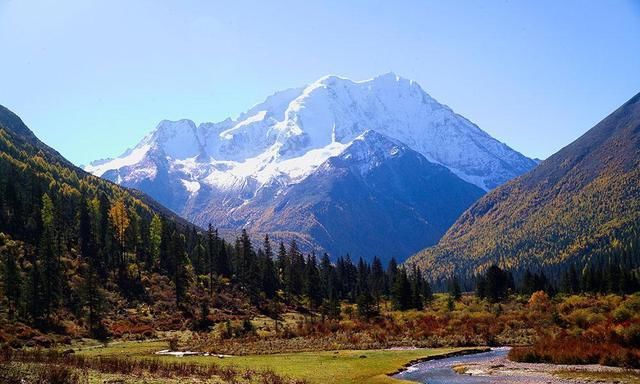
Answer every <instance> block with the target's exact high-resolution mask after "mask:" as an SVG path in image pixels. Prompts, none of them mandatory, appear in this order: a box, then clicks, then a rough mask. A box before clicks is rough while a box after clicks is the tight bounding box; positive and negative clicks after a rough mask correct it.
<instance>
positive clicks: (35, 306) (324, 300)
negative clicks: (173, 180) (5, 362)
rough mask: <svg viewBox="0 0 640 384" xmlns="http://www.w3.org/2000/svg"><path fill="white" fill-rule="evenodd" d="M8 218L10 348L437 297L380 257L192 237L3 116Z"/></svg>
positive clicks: (2, 214) (2, 257)
mask: <svg viewBox="0 0 640 384" xmlns="http://www.w3.org/2000/svg"><path fill="white" fill-rule="evenodd" d="M0 207H1V208H2V209H1V211H0V218H1V220H0V262H1V267H0V283H1V284H0V288H1V291H0V293H1V296H0V297H1V300H2V304H3V305H2V307H1V308H2V310H0V323H2V326H1V327H0V339H1V340H4V341H12V340H13V342H15V343H18V345H20V343H21V341H20V340H22V341H29V340H31V341H32V342H33V339H34V337H36V340H39V341H38V342H39V343H44V344H48V343H49V341H47V339H46V338H44V336H40V339H37V337H39V336H38V334H39V332H48V333H50V334H58V335H71V336H94V337H98V338H105V337H109V336H116V337H117V336H122V335H123V334H140V335H143V334H144V335H145V336H146V337H148V336H151V335H153V333H154V332H155V331H156V330H175V329H182V328H184V327H189V328H191V329H194V330H206V329H208V328H209V327H210V326H211V325H213V324H215V323H218V322H224V321H229V320H242V319H249V318H251V317H252V316H255V315H256V314H258V313H263V314H267V315H269V316H273V317H276V318H277V317H278V314H279V313H280V312H281V311H284V310H286V308H287V307H291V308H297V307H299V308H302V310H303V311H307V310H311V311H315V312H321V313H322V314H323V315H324V316H327V317H335V316H339V314H340V301H341V300H346V301H349V302H352V303H355V302H358V304H359V311H361V312H362V314H363V316H370V315H371V314H373V313H374V312H375V311H376V304H377V303H379V301H380V300H381V297H382V296H383V295H384V296H385V297H388V296H389V295H391V294H392V293H393V300H394V302H395V305H396V307H397V308H399V309H408V308H410V307H411V308H413V307H421V306H422V303H423V302H424V301H425V300H428V297H429V296H430V290H429V287H428V285H426V284H425V283H424V281H423V280H422V277H421V276H422V275H421V273H420V272H419V271H418V270H415V271H411V273H409V274H408V273H407V272H406V271H405V270H404V269H398V268H397V264H396V263H395V261H394V260H392V261H391V263H390V264H389V267H388V268H387V269H386V270H385V269H384V268H383V266H382V263H381V262H380V259H377V258H376V259H375V260H374V261H373V263H371V264H368V263H365V262H364V261H363V260H360V262H359V263H357V264H354V263H353V262H352V261H351V259H350V258H349V257H348V256H347V257H340V258H339V259H338V261H337V263H335V264H332V263H331V262H330V261H329V258H328V256H327V255H324V256H323V257H322V258H321V260H317V259H316V257H315V256H314V255H304V254H303V253H302V252H301V251H300V250H299V249H298V246H297V245H296V243H295V241H294V242H292V243H291V244H288V245H287V246H285V245H284V244H282V243H280V244H279V245H277V244H274V246H273V247H272V245H271V242H270V240H269V238H268V236H266V237H265V238H264V242H263V243H262V244H261V245H260V246H254V245H252V244H251V241H250V239H249V236H248V234H247V233H246V232H245V231H243V232H242V233H241V234H238V237H237V239H236V242H235V243H234V244H230V243H228V242H226V241H224V240H223V239H221V238H220V237H219V236H218V233H217V231H216V230H215V229H214V228H213V227H212V226H209V228H208V229H206V230H201V229H198V228H196V227H194V226H191V225H189V224H188V223H186V222H184V221H183V220H181V219H179V218H177V217H176V216H174V215H173V214H171V213H169V212H168V211H166V210H165V209H163V208H162V207H160V206H158V205H157V204H156V203H155V202H153V201H152V200H150V199H149V198H147V197H146V196H144V195H142V194H140V193H139V192H136V191H132V190H128V189H125V188H122V187H120V186H117V185H115V184H113V183H111V182H108V181H105V180H103V179H100V178H98V177H95V176H92V175H90V174H88V173H86V172H84V171H82V170H81V169H79V168H77V167H75V166H73V165H72V164H71V163H70V162H68V161H67V160H65V159H64V158H63V157H62V156H61V155H60V154H58V153H57V152H56V151H54V150H53V149H51V148H49V147H48V146H46V145H45V144H43V143H42V142H40V141H39V140H38V139H37V138H36V137H35V135H33V133H32V132H31V131H30V130H29V129H28V128H27V127H26V126H25V125H24V124H23V123H22V121H21V120H20V119H19V118H18V117H17V116H16V115H14V114H13V113H11V112H10V111H8V110H7V109H5V108H2V109H0ZM4 322H7V323H4ZM9 324H11V325H9ZM20 324H23V325H25V326H27V328H26V330H25V328H20V327H21V326H20ZM16 327H18V328H16ZM30 327H32V328H33V329H32V330H29V329H30ZM15 329H22V331H19V334H18V335H16V334H11V332H12V330H15ZM247 331H248V330H247V329H243V328H242V326H240V327H239V328H238V330H237V331H234V330H233V329H231V328H230V329H229V332H231V333H230V335H233V334H235V333H236V332H237V333H238V334H242V333H243V332H247ZM18 339H20V340H18Z"/></svg>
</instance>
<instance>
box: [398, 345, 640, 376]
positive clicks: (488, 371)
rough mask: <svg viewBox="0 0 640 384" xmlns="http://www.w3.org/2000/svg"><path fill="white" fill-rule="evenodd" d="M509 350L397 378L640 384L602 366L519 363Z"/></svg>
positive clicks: (419, 368) (438, 363)
mask: <svg viewBox="0 0 640 384" xmlns="http://www.w3.org/2000/svg"><path fill="white" fill-rule="evenodd" d="M508 350H509V349H508V348H494V349H492V350H491V351H490V352H484V353H479V354H476V355H458V356H454V357H447V358H444V359H441V360H432V361H430V362H422V363H418V364H415V365H412V366H410V367H408V368H407V370H405V371H403V372H401V373H399V374H397V375H395V376H394V378H397V379H402V380H409V381H415V382H429V383H434V384H440V383H447V384H458V383H465V384H466V383H478V384H480V383H510V384H511V383H518V384H542V383H544V384H582V383H593V382H600V383H628V384H637V383H640V371H638V370H635V371H634V370H625V369H622V368H617V367H607V366H602V365H596V364H592V365H555V364H538V363H518V362H513V361H510V360H509V359H508V358H507V354H508Z"/></svg>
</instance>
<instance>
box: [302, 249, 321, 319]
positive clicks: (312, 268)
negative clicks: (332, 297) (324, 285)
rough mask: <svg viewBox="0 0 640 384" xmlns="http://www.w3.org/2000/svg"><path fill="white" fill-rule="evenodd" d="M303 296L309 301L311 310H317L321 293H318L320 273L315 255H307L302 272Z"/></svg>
mask: <svg viewBox="0 0 640 384" xmlns="http://www.w3.org/2000/svg"><path fill="white" fill-rule="evenodd" d="M304 294H305V296H306V297H307V299H308V300H309V304H310V306H311V308H312V309H315V308H317V307H318V306H319V305H320V304H321V303H322V292H321V291H320V273H319V271H318V266H317V264H316V257H315V255H313V254H312V255H309V257H308V258H307V263H306V265H305V271H304Z"/></svg>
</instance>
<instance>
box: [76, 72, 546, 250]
mask: <svg viewBox="0 0 640 384" xmlns="http://www.w3.org/2000/svg"><path fill="white" fill-rule="evenodd" d="M368 131H374V132H377V133H379V134H381V135H384V136H386V137H387V138H389V139H391V140H395V141H397V142H399V143H402V144H403V145H404V146H406V147H407V148H409V149H411V150H413V151H415V152H416V153H418V154H420V155H421V156H422V157H424V158H425V159H426V160H427V161H429V162H431V163H433V164H438V165H442V166H444V167H446V168H448V169H449V170H450V171H451V172H452V173H453V174H455V175H456V176H457V177H458V178H460V179H462V180H464V181H466V182H469V183H472V184H475V185H476V186H477V187H479V188H481V189H483V190H489V189H492V188H494V187H495V186H497V185H500V184H502V183H504V182H505V181H507V180H509V179H511V178H513V177H515V176H517V175H520V174H522V173H523V172H526V171H528V170H529V169H531V168H532V167H533V166H534V165H535V164H536V163H535V161H533V160H531V159H528V158H526V157H524V156H522V155H521V154H519V153H518V152H515V151H513V150H512V149H510V148H509V147H507V146H506V145H504V144H502V143H500V142H498V141H497V140H495V139H493V138H492V137H490V136H489V135H488V134H486V133H485V132H484V131H482V130H481V129H479V128H478V127H477V126H475V125H474V124H472V123H471V122H469V121H468V120H466V119H465V118H463V117H462V116H459V115H457V114H455V113H454V112H453V111H451V109H449V108H448V107H446V106H444V105H442V104H439V103H438V102H437V101H435V100H434V99H433V98H431V97H430V96H429V95H428V94H427V93H425V92H424V91H423V90H422V88H420V86H419V85H418V84H416V83H415V82H413V81H410V80H406V79H403V78H401V77H398V76H396V75H394V74H387V75H383V76H379V77H377V78H375V79H371V80H367V81H361V82H354V81H351V80H348V79H343V78H339V77H336V76H327V77H324V78H321V79H320V80H318V81H316V82H314V83H312V84H310V85H308V86H307V87H304V88H296V89H290V90H286V91H283V92H279V93H276V94H274V95H272V96H270V97H269V98H267V100H266V101H265V102H263V103H261V104H258V105H256V106H254V107H253V108H251V109H250V110H248V111H247V112H246V113H243V114H241V115H240V116H239V117H238V118H237V119H236V120H231V119H227V120H224V121H222V122H219V123H203V124H200V125H199V126H196V125H195V124H194V123H193V122H192V121H190V120H180V121H176V122H171V121H162V122H161V123H160V124H159V125H158V127H157V128H156V130H155V131H154V132H152V133H150V134H149V135H147V136H146V137H145V138H144V139H143V140H142V141H141V142H140V143H139V144H138V145H137V146H136V147H134V148H133V149H131V150H128V151H127V152H125V153H124V154H123V156H121V157H119V158H117V159H110V160H101V161H97V162H93V163H92V164H91V165H89V166H87V167H86V170H87V171H90V172H92V173H93V174H95V175H99V176H102V177H104V178H107V179H109V180H112V181H114V182H117V183H118V184H121V185H124V186H128V187H133V188H137V189H140V190H142V191H145V192H146V193H148V194H150V195H151V196H153V197H155V198H156V199H158V201H160V202H161V203H163V204H164V205H166V206H167V207H169V208H171V209H172V210H174V211H175V212H177V213H179V214H181V215H182V216H183V217H186V218H188V219H190V220H193V221H194V222H196V223H198V224H201V225H206V224H208V223H209V222H212V223H213V224H214V225H216V226H218V227H219V228H221V229H222V230H225V229H231V230H234V229H235V230H237V229H239V228H245V227H248V228H255V229H257V230H260V228H257V227H256V226H255V223H257V222H260V223H261V224H262V225H263V226H264V228H279V227H280V226H279V225H278V223H277V222H274V223H270V222H268V220H267V217H266V216H265V217H262V219H260V220H258V218H257V217H255V214H250V215H248V214H247V215H243V214H239V212H246V211H248V210H249V209H253V210H254V211H256V212H258V211H263V212H268V211H270V210H272V209H273V208H274V207H275V203H274V202H275V201H277V200H278V199H281V196H283V195H284V194H285V193H288V191H289V189H291V188H293V187H294V186H295V185H298V184H302V183H309V182H310V180H313V181H314V182H316V183H322V182H323V181H322V180H321V179H320V178H319V177H316V176H314V175H316V172H318V170H319V169H320V167H321V166H322V165H323V164H324V163H325V162H326V161H327V160H329V159H330V158H333V157H337V156H341V155H342V154H343V152H344V151H345V150H346V149H347V148H349V146H350V145H351V144H352V143H353V142H354V140H356V139H357V138H358V137H360V136H361V135H362V134H364V133H365V132H368ZM371 161H373V160H372V159H367V158H360V159H359V162H360V163H361V166H362V167H365V166H367V164H368V163H370V162H371ZM384 161H386V159H385V160H384ZM405 182H408V180H405ZM379 188H380V187H379ZM310 189H311V190H313V188H310ZM353 192H356V191H353ZM469 196H477V194H476V193H475V192H474V193H472V194H471V195H469ZM300 198H301V199H303V200H304V198H303V197H302V196H300ZM345 198H346V197H345ZM468 201H469V199H468V196H465V197H464V198H462V199H461V200H460V201H459V202H457V203H456V204H453V205H452V211H451V212H452V213H451V214H452V215H453V214H456V213H459V212H460V211H459V210H458V209H459V208H460V207H462V208H464V207H463V206H466V204H467V203H468ZM462 202H465V204H461V203H462ZM431 203H433V204H439V203H438V202H434V201H432V202H431ZM380 208H381V214H384V215H386V216H385V217H386V220H387V221H388V220H389V219H390V218H391V217H392V216H393V212H390V210H391V208H390V207H386V208H385V207H380ZM414 208H415V207H414ZM418 211H419V210H418ZM447 218H448V216H447ZM274 219H276V220H277V217H275V216H274ZM304 219H305V216H300V217H298V218H296V220H294V221H295V222H300V223H302V221H304ZM345 219H346V217H345ZM349 219H351V220H356V219H357V217H352V218H349ZM428 221H429V220H428ZM324 224H326V223H320V225H324ZM308 228H309V226H308V225H307V223H302V224H301V225H300V226H299V227H298V228H295V227H293V226H289V227H288V228H287V231H293V232H298V233H299V235H300V236H301V237H303V238H305V239H307V240H308V242H309V243H310V244H314V243H315V246H317V247H319V249H325V250H328V249H332V250H336V249H340V250H343V249H346V248H350V247H354V248H355V247H360V246H361V245H360V244H358V245H355V246H353V245H349V244H346V243H345V244H341V245H340V246H336V247H334V246H329V244H328V243H327V242H326V241H316V240H315V235H314V236H310V234H309V233H308V232H306V231H307V230H308ZM441 233H442V232H441V230H437V231H433V232H431V231H430V232H425V233H423V238H424V241H423V244H422V246H426V245H428V244H430V243H432V241H433V239H437V237H439V236H440V234H441ZM381 234H382V233H380V232H378V233H377V235H381ZM328 237H335V234H334V233H329V234H328ZM399 241H402V240H399ZM351 249H353V248H351ZM408 249H414V246H413V245H412V246H411V247H409V248H407V250H408ZM373 250H374V248H371V249H369V250H367V253H366V254H363V255H362V256H372V255H371V252H372V251H373ZM404 252H405V251H403V252H402V253H401V254H399V255H398V256H400V257H403V256H407V255H408V253H404ZM334 256H335V255H334Z"/></svg>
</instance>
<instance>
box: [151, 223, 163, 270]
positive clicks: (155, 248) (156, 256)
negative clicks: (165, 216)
mask: <svg viewBox="0 0 640 384" xmlns="http://www.w3.org/2000/svg"><path fill="white" fill-rule="evenodd" d="M161 246H162V220H161V219H160V216H158V215H153V218H152V219H151V225H150V226H149V253H150V256H151V260H149V267H151V266H153V265H155V264H156V263H158V262H159V261H160V247H161Z"/></svg>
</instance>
